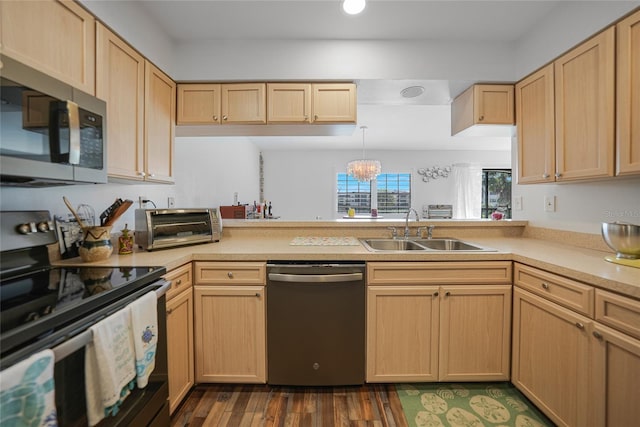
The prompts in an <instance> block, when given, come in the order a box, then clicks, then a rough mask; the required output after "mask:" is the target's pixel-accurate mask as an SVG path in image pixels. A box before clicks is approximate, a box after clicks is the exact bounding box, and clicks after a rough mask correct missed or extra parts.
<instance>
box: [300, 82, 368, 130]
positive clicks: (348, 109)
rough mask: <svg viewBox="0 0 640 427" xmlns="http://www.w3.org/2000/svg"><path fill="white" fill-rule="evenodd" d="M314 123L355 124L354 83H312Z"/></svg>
mask: <svg viewBox="0 0 640 427" xmlns="http://www.w3.org/2000/svg"><path fill="white" fill-rule="evenodd" d="M311 90H312V92H313V96H312V98H313V122H314V123H355V122H356V121H357V114H356V107H357V105H356V85H355V84H354V83H314V84H313V85H312V88H311Z"/></svg>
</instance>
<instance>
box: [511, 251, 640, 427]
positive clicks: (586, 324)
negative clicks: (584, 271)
mask: <svg viewBox="0 0 640 427" xmlns="http://www.w3.org/2000/svg"><path fill="white" fill-rule="evenodd" d="M535 277H538V278H542V279H544V281H543V282H542V284H543V286H542V287H541V289H543V290H544V291H540V290H539V289H538V288H537V287H535V286H533V285H534V283H533V282H532V280H531V278H535ZM514 284H515V287H514V297H513V348H512V364H513V369H512V375H511V377H512V382H513V384H515V386H516V387H518V389H520V391H522V392H523V393H524V394H525V395H526V396H527V397H528V398H529V399H531V401H532V402H533V403H535V404H536V406H537V407H538V408H539V409H541V410H542V411H543V412H544V413H545V414H546V415H547V416H548V417H549V418H550V419H551V420H552V421H553V422H554V423H556V424H557V425H559V426H571V427H582V426H589V427H603V426H607V427H626V426H631V425H637V423H638V420H640V405H638V399H637V387H638V384H639V383H640V340H639V339H638V331H639V330H640V302H639V301H637V300H634V299H631V298H628V297H625V296H621V295H617V294H614V293H611V292H607V291H603V290H601V289H595V312H594V311H593V310H592V309H589V310H587V308H589V307H593V305H594V298H593V295H594V292H593V291H594V289H593V288H592V289H591V291H590V292H588V293H585V292H583V291H584V289H583V288H587V287H588V286H587V285H584V284H582V285H581V287H579V288H578V287H576V285H577V284H578V283H577V282H575V281H572V280H570V279H561V278H560V277H559V276H557V277H556V276H555V275H552V274H551V273H547V272H544V271H541V270H538V269H534V268H532V267H527V266H522V265H520V264H517V263H516V265H515V278H514ZM559 285H562V286H560V287H559V288H558V286H559ZM569 285H571V286H569ZM523 288H524V289H523ZM554 289H555V290H554ZM570 289H573V290H574V291H580V292H578V293H577V294H576V293H568V291H569V290H570ZM534 292H536V294H534ZM585 295H589V298H587V299H585V298H584V296H585ZM567 296H571V298H567ZM579 301H582V302H583V304H575V302H579ZM561 304H562V305H561ZM569 307H572V308H571V309H569ZM574 310H580V311H582V312H583V313H584V314H588V315H589V316H593V319H592V318H591V317H586V316H584V315H582V314H579V313H577V312H576V311H574ZM605 324H606V325H605ZM607 325H608V326H607Z"/></svg>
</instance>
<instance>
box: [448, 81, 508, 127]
mask: <svg viewBox="0 0 640 427" xmlns="http://www.w3.org/2000/svg"><path fill="white" fill-rule="evenodd" d="M513 123H514V117H513V85H511V84H495V85H494V84H476V85H473V86H471V87H469V88H468V89H467V90H465V91H464V92H462V93H461V94H460V95H458V96H457V97H456V98H455V99H454V100H453V103H452V104H451V135H455V134H457V133H459V132H461V131H463V130H465V129H467V128H468V127H470V126H473V125H477V124H483V125H488V124H491V125H512V124H513Z"/></svg>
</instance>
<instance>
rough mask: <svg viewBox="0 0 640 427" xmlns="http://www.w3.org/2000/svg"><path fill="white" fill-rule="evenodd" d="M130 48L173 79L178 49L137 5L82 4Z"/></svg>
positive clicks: (86, 0) (105, 0) (95, 0)
mask: <svg viewBox="0 0 640 427" xmlns="http://www.w3.org/2000/svg"><path fill="white" fill-rule="evenodd" d="M80 2H81V3H82V4H83V5H84V6H85V7H86V8H87V9H89V10H90V11H91V12H92V13H93V14H94V15H96V16H97V17H98V18H99V19H100V21H102V22H103V23H105V24H106V25H107V26H108V27H110V28H111V29H112V30H113V31H115V32H116V33H117V34H118V35H119V36H120V37H122V38H123V39H125V40H126V41H127V42H128V43H129V44H130V45H132V46H133V47H134V48H136V49H137V50H138V51H140V52H141V53H142V54H143V55H144V56H146V57H147V58H148V59H149V60H150V61H151V62H153V63H154V64H155V65H157V66H158V67H160V68H161V69H162V70H163V71H164V72H165V73H167V74H169V75H170V76H172V77H173V75H174V70H175V64H176V63H175V46H174V43H173V41H172V40H171V39H170V38H169V37H168V36H167V35H166V34H165V33H163V32H162V30H161V29H160V27H159V26H158V24H157V23H156V22H155V21H154V20H153V19H151V17H150V16H149V15H148V14H147V13H146V12H145V11H144V10H143V9H142V8H141V6H140V4H139V3H140V2H137V1H111V0H80Z"/></svg>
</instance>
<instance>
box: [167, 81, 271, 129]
mask: <svg viewBox="0 0 640 427" xmlns="http://www.w3.org/2000/svg"><path fill="white" fill-rule="evenodd" d="M266 93H267V92H266V84H265V83H223V84H219V83H204V84H195V83H181V84H179V85H178V116H177V123H178V124H179V125H215V124H264V123H266V122H267V114H266V108H267V97H266Z"/></svg>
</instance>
